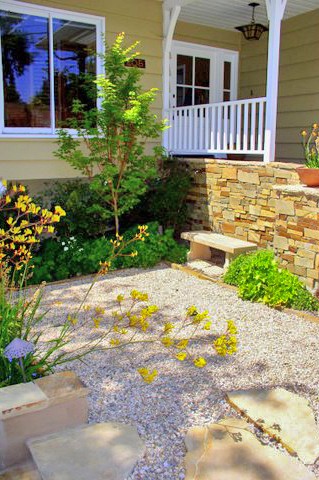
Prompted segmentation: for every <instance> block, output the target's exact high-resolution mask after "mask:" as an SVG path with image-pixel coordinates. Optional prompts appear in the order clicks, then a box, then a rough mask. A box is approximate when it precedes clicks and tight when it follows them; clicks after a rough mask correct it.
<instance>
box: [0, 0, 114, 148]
mask: <svg viewBox="0 0 319 480" xmlns="http://www.w3.org/2000/svg"><path fill="white" fill-rule="evenodd" d="M0 8H1V10H8V11H11V12H14V13H21V14H26V15H28V14H29V15H36V16H41V17H43V18H47V19H48V20H49V66H50V68H49V72H50V118H51V127H50V128H41V127H35V128H34V127H27V128H21V127H20V128H19V127H18V128H14V127H5V126H4V91H3V72H2V61H1V60H2V57H1V37H0V138H13V137H14V138H51V137H53V138H56V137H57V128H56V126H55V106H54V69H53V28H52V19H53V18H58V19H62V20H72V21H76V22H80V23H87V24H90V25H94V26H95V27H96V51H97V52H103V49H104V42H103V38H104V34H105V18H103V17H97V16H95V15H89V14H82V13H77V12H71V11H70V10H61V9H57V8H49V7H44V6H39V5H33V4H31V3H21V2H18V1H16V0H5V1H1V5H0ZM96 73H97V74H98V75H99V74H101V73H103V63H102V59H101V58H100V57H99V56H97V57H96ZM68 131H70V132H71V133H72V134H74V135H76V131H74V130H71V129H68Z"/></svg>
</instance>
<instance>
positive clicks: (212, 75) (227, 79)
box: [170, 41, 238, 107]
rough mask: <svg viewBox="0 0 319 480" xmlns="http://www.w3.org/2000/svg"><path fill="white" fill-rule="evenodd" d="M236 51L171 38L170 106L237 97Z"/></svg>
mask: <svg viewBox="0 0 319 480" xmlns="http://www.w3.org/2000/svg"><path fill="white" fill-rule="evenodd" d="M237 70H238V52H234V51H231V50H224V49H218V48H213V47H207V46H204V45H195V44H188V43H184V42H177V41H175V42H173V48H172V56H171V69H170V71H171V78H170V84H171V96H170V106H171V107H187V106H191V105H203V104H207V103H216V102H222V101H229V100H235V99H236V98H237V77H238V72H237Z"/></svg>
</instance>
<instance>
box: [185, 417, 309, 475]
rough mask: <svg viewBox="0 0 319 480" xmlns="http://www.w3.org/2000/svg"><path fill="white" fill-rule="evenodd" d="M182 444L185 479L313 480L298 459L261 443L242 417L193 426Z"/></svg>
mask: <svg viewBox="0 0 319 480" xmlns="http://www.w3.org/2000/svg"><path fill="white" fill-rule="evenodd" d="M185 443H186V447H187V454H186V458H185V464H186V477H185V480H315V479H316V477H315V475H314V474H313V473H312V472H311V471H310V470H308V469H307V467H305V466H304V465H303V464H302V463H301V462H300V461H299V460H298V459H297V458H295V457H291V456H290V455H288V454H286V453H282V452H280V451H279V450H277V449H275V448H272V447H270V446H268V445H267V446H265V445H262V444H261V443H260V442H259V440H258V439H257V437H256V436H255V435H254V434H253V433H251V432H250V431H249V430H248V425H247V423H246V422H245V421H244V420H241V419H237V418H225V419H224V420H222V421H220V422H219V423H217V424H212V425H208V426H204V427H193V428H191V429H190V430H189V431H188V432H187V435H186V439H185Z"/></svg>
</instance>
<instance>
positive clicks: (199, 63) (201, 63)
mask: <svg viewBox="0 0 319 480" xmlns="http://www.w3.org/2000/svg"><path fill="white" fill-rule="evenodd" d="M209 68H210V60H209V58H198V57H197V58H196V59H195V86H196V87H209Z"/></svg>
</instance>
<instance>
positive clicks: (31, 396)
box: [0, 382, 49, 420]
mask: <svg viewBox="0 0 319 480" xmlns="http://www.w3.org/2000/svg"><path fill="white" fill-rule="evenodd" d="M48 403H49V399H48V397H47V396H46V394H45V392H43V391H42V389H41V388H40V387H39V386H38V385H36V384H35V383H33V382H28V383H20V384H18V385H9V386H8V387H3V388H1V389H0V419H1V420H5V419H7V418H11V417H15V416H18V415H22V414H24V413H29V412H31V411H34V410H42V409H43V408H45V407H46V406H47V405H48Z"/></svg>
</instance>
